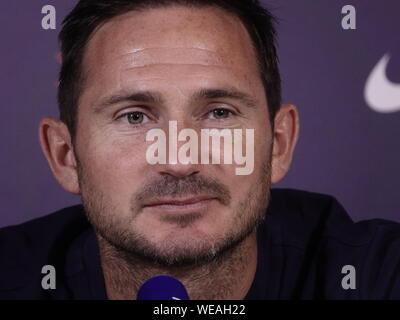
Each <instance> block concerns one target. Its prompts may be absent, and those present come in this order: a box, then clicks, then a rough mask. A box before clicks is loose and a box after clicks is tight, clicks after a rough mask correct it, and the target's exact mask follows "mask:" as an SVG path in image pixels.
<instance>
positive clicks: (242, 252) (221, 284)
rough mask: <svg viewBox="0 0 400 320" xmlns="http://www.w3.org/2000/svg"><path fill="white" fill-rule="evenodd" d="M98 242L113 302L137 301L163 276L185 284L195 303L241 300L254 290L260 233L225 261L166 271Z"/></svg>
mask: <svg viewBox="0 0 400 320" xmlns="http://www.w3.org/2000/svg"><path fill="white" fill-rule="evenodd" d="M98 242H99V248H100V256H101V265H102V269H103V273H104V279H105V284H106V290H107V296H108V298H109V299H111V300H133V299H135V297H136V295H137V292H138V290H139V288H140V286H141V285H142V284H143V283H144V282H145V281H146V280H148V279H150V278H152V277H155V276H158V275H161V274H163V275H169V276H172V277H175V278H177V279H178V280H179V281H181V282H182V283H183V285H184V286H185V288H186V290H187V291H188V294H189V297H190V298H191V299H192V300H241V299H243V298H244V297H245V296H246V294H247V292H248V291H249V289H250V287H251V284H252V282H253V279H254V275H255V272H256V267H257V238H256V232H253V233H252V234H250V235H249V236H248V237H247V238H246V239H244V240H243V241H242V242H241V243H240V244H238V245H237V246H236V247H235V248H233V249H232V250H230V251H229V252H228V253H226V254H224V255H223V257H221V259H216V260H215V261H213V262H211V263H207V264H203V265H195V266H190V267H184V268H181V267H180V268H174V267H171V268H164V267H161V266H158V265H154V264H151V263H149V262H147V261H143V260H142V259H140V258H138V257H132V256H130V257H129V259H126V258H124V257H122V256H121V254H119V253H118V252H117V250H116V249H115V248H114V247H113V246H111V245H110V244H109V243H108V242H107V241H106V240H104V239H103V238H102V237H101V236H99V235H98ZM210 288H212V290H210Z"/></svg>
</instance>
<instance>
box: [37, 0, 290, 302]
mask: <svg viewBox="0 0 400 320" xmlns="http://www.w3.org/2000/svg"><path fill="white" fill-rule="evenodd" d="M160 30H162V32H161V31H160ZM83 73H84V75H85V79H84V83H83V90H82V94H81V96H80V100H79V108H78V110H79V112H78V117H77V119H78V122H77V132H76V140H75V143H74V144H72V143H71V137H70V135H69V132H68V130H67V128H66V127H65V125H64V124H63V123H61V122H60V121H58V120H55V119H50V118H46V119H43V120H42V122H41V126H40V139H41V144H42V148H43V150H44V153H45V155H46V157H47V159H48V161H49V164H50V167H51V169H52V171H53V174H54V175H55V177H56V179H57V180H58V182H59V183H60V184H61V185H62V186H63V187H64V189H65V190H67V191H68V192H71V193H73V194H80V195H81V197H82V202H83V204H84V207H85V209H86V212H87V215H88V218H89V220H90V222H91V224H92V225H93V227H94V229H95V231H96V235H97V239H98V242H99V247H100V256H101V264H102V268H103V273H104V278H105V283H106V290H107V296H108V298H109V299H134V298H135V297H136V294H137V290H138V288H139V287H140V285H141V284H142V283H143V282H144V281H146V280H147V279H149V278H151V277H153V276H157V275H160V274H166V275H171V276H174V277H176V278H177V279H179V280H180V281H181V282H182V283H183V284H184V285H185V287H186V289H187V290H188V293H189V296H190V297H191V299H243V298H244V297H245V296H246V294H247V292H248V290H249V289H250V286H251V284H252V281H253V279H254V275H255V271H256V265H257V241H256V231H255V228H256V226H257V225H258V223H260V222H261V221H262V220H263V219H265V209H266V207H267V205H268V200H269V199H268V198H269V189H270V185H271V183H276V182H278V181H279V180H280V179H282V178H283V176H284V175H285V174H286V172H287V170H288V168H289V166H290V162H291V157H292V153H293V149H294V145H295V143H296V141H297V136H298V116H297V111H296V108H295V107H294V106H293V105H285V106H282V107H281V109H280V110H279V112H278V113H277V116H276V118H275V125H274V128H273V129H272V126H271V123H270V121H269V116H268V105H267V101H266V93H265V89H264V87H263V84H262V81H261V77H260V73H259V69H258V65H257V62H256V54H255V50H254V49H253V47H252V43H251V40H250V36H249V35H248V33H247V31H246V29H245V27H244V26H243V25H242V23H241V22H240V21H239V19H238V18H236V17H235V16H233V15H231V14H229V13H227V12H225V11H224V10H222V9H218V8H211V7H207V8H188V7H182V6H170V7H164V8H153V9H145V10H143V11H140V12H137V11H132V12H128V13H125V14H123V15H120V16H118V17H115V18H113V19H111V20H109V21H108V22H106V23H105V24H103V25H101V26H100V27H99V28H97V29H96V30H95V32H94V33H93V34H92V36H91V38H90V41H89V43H88V45H87V47H86V50H85V55H84V60H83ZM212 90H213V94H210V92H211V91H212ZM206 91H208V92H209V93H208V94H206V95H205V94H204V92H206ZM222 91H223V92H235V93H238V92H239V93H240V95H238V94H236V95H230V96H226V95H225V96H224V95H221V94H220V93H221V92H222ZM216 92H219V94H215V93H216ZM199 93H203V94H199ZM239 96H240V97H239ZM127 97H129V98H127ZM243 97H246V98H243ZM249 102H251V103H249ZM220 108H222V109H227V110H228V111H229V112H228V113H227V114H226V115H225V116H224V117H222V118H219V117H216V116H215V114H214V113H213V110H215V109H220ZM129 112H131V113H132V112H139V113H140V114H141V115H142V116H141V118H140V119H141V121H140V123H137V124H136V123H135V124H132V123H130V122H129V121H128V117H127V116H126V114H127V113H129ZM169 121H177V124H178V130H180V129H184V128H191V129H194V130H196V132H200V130H201V129H204V128H217V129H244V130H245V129H254V171H253V172H252V173H251V174H250V175H242V176H241V175H236V174H235V168H236V166H235V164H223V163H222V164H209V165H206V164H180V163H177V164H170V163H167V164H156V165H150V164H149V163H148V162H147V161H146V157H145V154H146V149H147V148H148V147H149V145H150V144H151V142H147V141H146V140H145V137H146V132H148V131H149V130H150V129H152V128H161V129H164V130H165V132H168V123H169ZM183 143H184V142H179V143H178V146H179V145H180V144H183ZM194 197H197V198H196V199H197V200H196V203H194V204H189V205H188V206H186V207H185V208H186V209H185V210H183V211H180V209H179V210H176V206H174V205H172V206H170V205H165V204H164V205H160V203H163V201H164V202H165V201H171V200H175V199H180V200H182V199H189V198H191V199H193V198H194ZM174 210H176V211H174ZM266 219H268V217H267V218H266ZM210 288H212V290H210Z"/></svg>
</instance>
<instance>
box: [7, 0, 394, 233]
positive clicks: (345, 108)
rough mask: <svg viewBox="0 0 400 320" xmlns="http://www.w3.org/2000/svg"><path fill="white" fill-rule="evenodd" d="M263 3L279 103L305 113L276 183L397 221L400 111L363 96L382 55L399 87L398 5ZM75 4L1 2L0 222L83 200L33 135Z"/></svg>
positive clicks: (46, 107) (51, 92)
mask: <svg viewBox="0 0 400 320" xmlns="http://www.w3.org/2000/svg"><path fill="white" fill-rule="evenodd" d="M263 2H264V3H265V4H267V5H268V6H269V7H270V8H272V9H273V12H274V13H275V14H276V15H277V16H278V17H279V18H280V27H279V39H280V40H279V43H280V45H279V53H280V58H281V72H282V77H283V89H284V102H293V103H295V104H296V105H297V106H298V108H299V110H300V115H301V134H300V139H299V143H298V147H297V150H296V152H295V158H294V162H293V166H292V168H291V171H290V172H289V174H288V175H287V177H286V178H285V179H284V181H282V182H281V183H280V184H279V185H277V186H279V187H293V188H300V189H305V190H310V191H316V192H322V193H329V194H332V195H334V196H336V197H337V198H338V200H339V201H341V202H342V204H343V205H344V206H345V207H346V208H347V210H348V212H349V213H350V215H351V216H352V217H353V219H354V220H360V219H367V218H375V217H379V218H385V219H392V220H397V221H400V196H399V190H400V170H399V164H400V148H399V136H400V111H398V112H391V113H380V112H376V111H373V110H372V109H371V108H370V107H369V106H368V104H367V102H366V100H365V99H364V87H365V84H366V80H367V78H368V76H369V74H370V73H371V71H372V70H373V68H374V66H375V65H376V64H377V63H378V61H379V60H380V59H381V58H382V57H383V56H384V55H385V54H387V53H389V54H391V60H390V62H389V64H388V67H387V74H386V75H387V78H388V80H389V81H391V82H393V83H399V84H400V38H399V34H400V19H399V13H400V2H399V1H398V0H385V1H378V0H375V1H363V0H353V1H350V2H349V1H342V0H335V1H332V0H320V1H314V0H296V1H287V0H279V1H278V0H275V1H268V0H265V1H263ZM74 3H75V1H72V0H71V1H67V0H62V1H61V0H57V1H48V2H44V1H38V0H30V1H21V0H20V1H13V2H11V1H7V2H6V1H3V2H1V3H0V17H1V19H0V35H1V42H2V53H1V72H0V86H1V103H2V117H1V118H0V122H1V123H0V134H1V140H0V148H1V157H0V168H1V171H2V174H1V177H2V181H1V182H2V183H1V187H0V199H1V201H2V210H1V216H0V226H6V225H10V224H16V223H20V222H23V221H26V220H29V219H31V218H34V217H39V216H42V215H45V214H47V213H50V212H52V211H54V210H57V209H59V208H61V207H64V206H69V205H71V204H76V203H79V202H80V199H79V198H78V197H75V196H72V195H69V194H67V193H66V192H65V191H64V190H62V189H61V187H60V186H59V185H58V184H57V183H56V181H55V180H54V178H53V176H52V174H51V172H50V169H49V168H48V166H47V163H46V161H45V158H44V156H43V155H42V152H41V150H40V146H39V141H38V133H37V132H38V124H39V121H40V119H41V118H42V117H45V116H53V117H57V115H58V112H57V104H56V80H57V73H58V68H59V64H58V62H57V58H56V53H57V50H58V49H57V34H58V32H59V30H60V24H61V21H62V18H63V17H64V16H65V14H66V13H67V12H68V11H69V10H70V9H71V8H72V7H73V5H74ZM46 4H51V5H53V6H54V7H55V8H56V10H57V29H56V30H43V29H42V27H41V20H42V17H43V15H42V13H41V9H42V7H43V6H44V5H46ZM348 4H351V5H353V6H354V7H355V8H356V13H357V26H356V27H357V29H356V30H343V28H342V25H341V20H342V18H343V15H342V13H341V9H342V7H343V6H344V5H348ZM397 88H399V87H398V86H397ZM397 92H398V90H397ZM397 96H399V95H398V94H397ZM398 106H400V100H399V103H398Z"/></svg>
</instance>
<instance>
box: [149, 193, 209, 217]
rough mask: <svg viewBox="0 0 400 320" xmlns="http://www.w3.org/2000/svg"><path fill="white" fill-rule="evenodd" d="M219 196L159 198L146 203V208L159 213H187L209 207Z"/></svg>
mask: <svg viewBox="0 0 400 320" xmlns="http://www.w3.org/2000/svg"><path fill="white" fill-rule="evenodd" d="M215 201H217V198H215V197H212V196H206V195H204V196H193V197H187V198H157V199H154V200H152V201H150V202H148V203H147V204H145V205H144V208H147V209H150V210H152V211H154V212H159V213H175V214H185V213H193V212H196V211H203V210H205V209H207V208H208V207H209V206H210V205H211V204H212V203H213V202H215Z"/></svg>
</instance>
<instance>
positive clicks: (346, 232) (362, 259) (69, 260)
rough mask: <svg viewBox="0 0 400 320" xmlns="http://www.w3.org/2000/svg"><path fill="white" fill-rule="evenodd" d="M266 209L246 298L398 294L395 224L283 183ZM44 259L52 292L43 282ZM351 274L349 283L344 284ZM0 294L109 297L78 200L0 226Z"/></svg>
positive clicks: (399, 236)
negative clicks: (361, 217)
mask: <svg viewBox="0 0 400 320" xmlns="http://www.w3.org/2000/svg"><path fill="white" fill-rule="evenodd" d="M266 214H267V218H266V219H265V222H264V223H263V224H262V225H260V226H259V228H258V232H257V239H258V262H257V271H256V276H255V279H254V281H253V284H252V286H251V289H250V291H249V292H248V294H247V296H246V299H254V300H258V299H400V224H398V223H395V222H390V221H385V220H380V219H374V220H368V221H362V222H357V223H354V222H353V221H352V220H351V218H350V217H349V215H348V214H347V213H346V211H345V210H344V209H343V207H342V206H341V205H340V204H339V203H338V202H337V201H336V200H335V199H334V198H333V197H331V196H327V195H321V194H316V193H310V192H304V191H298V190H289V189H273V190H271V202H270V206H269V208H268V210H267V213H266ZM377 214H379V213H377ZM44 265H52V266H54V267H55V269H56V289H54V290H52V289H48V290H44V289H43V288H42V285H41V282H42V278H43V277H44V276H45V274H42V273H41V271H42V267H43V266H44ZM344 266H352V267H354V269H352V270H353V271H354V272H353V271H351V274H349V273H348V271H346V270H343V267H344ZM342 271H343V272H344V273H342ZM350 276H351V277H352V279H353V280H354V284H355V288H348V287H346V285H345V286H344V287H343V282H345V283H349V282H348V279H349V278H348V277H350ZM345 277H347V278H346V279H347V280H346V279H345V280H343V279H344V278H345ZM346 288H347V289H346ZM0 299H107V295H106V291H105V284H104V278H103V274H102V269H101V265H100V257H99V248H98V244H97V240H96V237H95V234H94V231H93V228H92V227H91V225H90V224H89V222H88V220H87V218H86V216H85V213H84V210H83V208H82V206H81V205H77V206H74V207H70V208H65V209H63V210H60V211H57V212H55V213H52V214H50V215H48V216H45V217H42V218H39V219H35V220H32V221H29V222H26V223H24V224H21V225H17V226H11V227H6V228H3V229H0Z"/></svg>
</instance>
